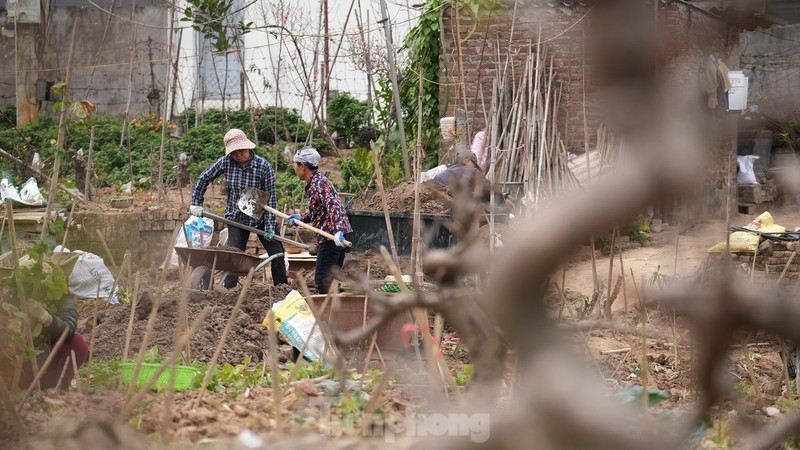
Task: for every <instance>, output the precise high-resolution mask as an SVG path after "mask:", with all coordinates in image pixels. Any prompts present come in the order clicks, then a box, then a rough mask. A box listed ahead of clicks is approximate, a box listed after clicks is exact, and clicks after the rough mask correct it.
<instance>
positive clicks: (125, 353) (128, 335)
mask: <svg viewBox="0 0 800 450" xmlns="http://www.w3.org/2000/svg"><path fill="white" fill-rule="evenodd" d="M139 280H140V279H139V272H136V281H134V283H133V298H131V315H130V317H129V318H128V330H127V331H126V332H125V350H124V351H123V352H122V362H124V363H126V362H128V350H130V348H131V334H132V333H133V318H134V316H136V305H137V304H138V303H139Z"/></svg>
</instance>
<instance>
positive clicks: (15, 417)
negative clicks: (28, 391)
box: [0, 378, 28, 437]
mask: <svg viewBox="0 0 800 450" xmlns="http://www.w3.org/2000/svg"><path fill="white" fill-rule="evenodd" d="M0 402H2V403H3V406H4V407H5V410H6V411H7V412H8V415H9V416H11V424H12V425H14V428H16V429H17V434H19V435H20V436H21V437H24V436H26V435H27V434H28V428H27V427H26V426H25V422H23V421H22V419H21V418H20V417H19V414H17V410H16V408H14V401H13V400H12V399H11V393H10V392H9V391H8V388H7V387H6V383H5V382H4V381H3V379H2V378H0Z"/></svg>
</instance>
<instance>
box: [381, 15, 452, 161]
mask: <svg viewBox="0 0 800 450" xmlns="http://www.w3.org/2000/svg"><path fill="white" fill-rule="evenodd" d="M447 1H448V0H429V1H427V2H425V7H424V9H423V10H422V13H421V14H420V16H419V19H418V22H417V24H416V25H415V26H414V27H413V28H411V29H410V30H409V32H408V34H407V35H406V38H405V40H404V41H403V47H402V48H401V51H405V52H407V58H406V63H405V65H404V66H403V67H402V69H401V71H400V76H399V79H398V82H399V84H400V101H401V103H402V109H403V121H404V123H405V132H406V137H407V139H408V140H409V141H411V143H412V145H414V142H415V141H416V136H417V130H418V125H419V106H420V102H419V95H420V92H419V90H420V84H419V78H420V76H421V77H422V136H420V137H421V141H422V148H423V149H425V150H427V155H428V156H429V158H428V159H427V160H426V166H430V165H433V164H434V163H435V162H436V161H437V160H438V157H436V155H437V154H438V147H439V138H438V134H439V115H440V107H439V70H440V65H439V64H440V61H441V60H442V58H441V55H442V54H443V53H444V52H443V50H444V46H443V42H444V28H443V27H442V11H443V10H444V5H445V4H446V3H447ZM455 5H456V6H460V5H462V3H460V2H455ZM382 88H383V89H384V90H385V89H386V86H382ZM384 104H386V105H387V106H388V102H384ZM384 116H385V115H384Z"/></svg>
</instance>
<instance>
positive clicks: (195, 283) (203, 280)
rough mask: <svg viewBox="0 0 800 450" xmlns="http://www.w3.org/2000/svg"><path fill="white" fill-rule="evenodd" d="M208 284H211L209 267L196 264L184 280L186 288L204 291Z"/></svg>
mask: <svg viewBox="0 0 800 450" xmlns="http://www.w3.org/2000/svg"><path fill="white" fill-rule="evenodd" d="M209 286H211V268H209V267H206V266H198V267H195V268H194V269H192V271H191V273H189V278H188V279H187V280H186V288H187V289H197V290H198V291H205V290H207V289H208V287H209Z"/></svg>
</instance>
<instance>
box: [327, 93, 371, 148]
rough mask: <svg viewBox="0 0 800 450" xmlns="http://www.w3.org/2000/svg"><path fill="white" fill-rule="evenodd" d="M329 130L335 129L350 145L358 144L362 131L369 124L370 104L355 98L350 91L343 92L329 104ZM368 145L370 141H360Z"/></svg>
mask: <svg viewBox="0 0 800 450" xmlns="http://www.w3.org/2000/svg"><path fill="white" fill-rule="evenodd" d="M328 115H329V119H328V121H329V124H328V127H329V131H335V132H336V133H338V134H339V136H342V137H344V138H345V139H346V140H347V144H348V146H353V145H356V144H357V142H358V140H359V137H360V136H361V135H362V132H363V131H364V130H365V129H367V128H368V126H369V106H368V105H367V102H363V101H360V100H358V99H357V98H354V97H353V96H352V95H350V93H349V92H342V93H340V94H339V95H337V96H336V97H334V98H333V99H331V101H330V103H329V104H328ZM358 145H360V146H362V147H367V146H368V145H369V142H366V143H364V142H358Z"/></svg>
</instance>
